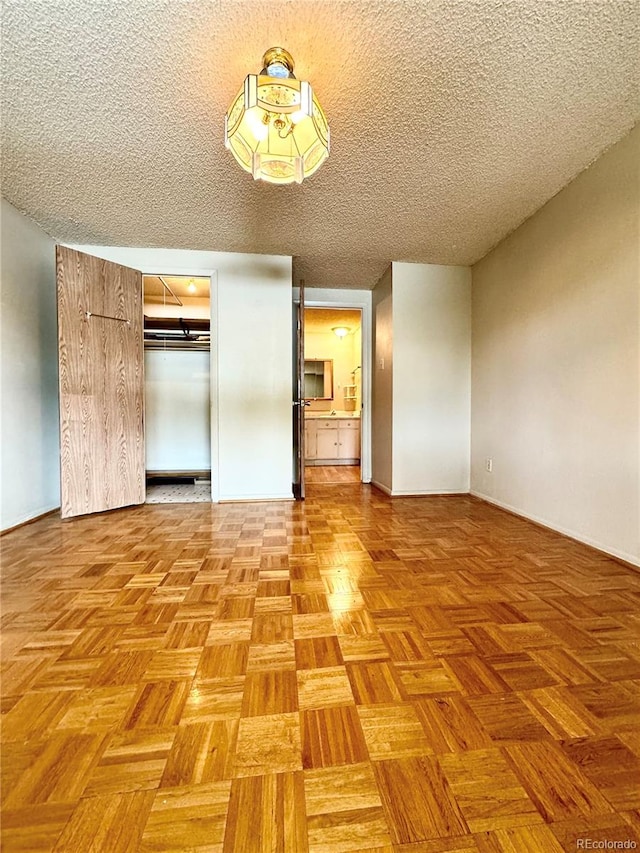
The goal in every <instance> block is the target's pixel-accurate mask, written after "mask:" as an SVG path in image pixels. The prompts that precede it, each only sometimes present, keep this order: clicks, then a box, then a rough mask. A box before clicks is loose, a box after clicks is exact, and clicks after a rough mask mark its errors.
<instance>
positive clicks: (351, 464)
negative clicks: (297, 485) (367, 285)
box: [304, 307, 363, 485]
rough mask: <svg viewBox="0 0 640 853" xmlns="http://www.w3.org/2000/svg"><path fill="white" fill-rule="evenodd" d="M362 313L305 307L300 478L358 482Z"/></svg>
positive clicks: (344, 309) (318, 482)
mask: <svg viewBox="0 0 640 853" xmlns="http://www.w3.org/2000/svg"><path fill="white" fill-rule="evenodd" d="M362 389H363V384H362V311H361V309H359V308H320V307H318V308H316V307H305V309H304V398H305V402H306V405H305V408H304V414H305V419H304V420H305V423H304V426H305V441H304V446H305V480H306V482H307V483H308V484H309V485H314V484H345V483H360V482H361V481H362V474H361V460H362V450H361V447H362V430H361V412H362Z"/></svg>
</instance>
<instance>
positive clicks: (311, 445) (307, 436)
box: [304, 424, 318, 459]
mask: <svg viewBox="0 0 640 853" xmlns="http://www.w3.org/2000/svg"><path fill="white" fill-rule="evenodd" d="M317 444H318V441H317V433H316V425H315V424H306V425H305V429H304V455H305V459H315V458H316V456H317V455H318V450H317Z"/></svg>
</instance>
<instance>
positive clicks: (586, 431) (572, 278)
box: [472, 128, 640, 563]
mask: <svg viewBox="0 0 640 853" xmlns="http://www.w3.org/2000/svg"><path fill="white" fill-rule="evenodd" d="M639 162H640V128H636V129H635V130H634V131H632V132H631V134H630V135H629V136H628V137H626V138H625V139H623V140H622V141H621V142H620V143H618V144H617V145H616V146H615V147H614V148H612V149H611V150H609V151H608V152H607V153H606V154H604V155H603V156H602V157H601V158H600V159H599V160H598V161H597V162H596V163H595V164H594V165H593V166H591V168H590V169H588V170H587V171H585V172H583V173H582V174H581V175H579V176H578V177H577V178H576V179H575V180H574V181H573V182H572V183H571V184H570V185H569V186H568V187H566V188H565V189H564V190H563V191H562V192H560V193H559V194H558V195H557V196H555V198H553V199H551V201H549V202H548V203H547V204H546V205H545V206H544V207H543V208H542V209H541V210H540V211H538V213H536V214H535V215H534V216H533V217H532V218H531V219H529V220H528V221H527V222H525V223H524V224H523V225H522V226H520V228H518V229H517V231H515V232H514V233H513V234H512V235H511V236H510V237H508V238H507V239H506V240H504V241H503V242H502V243H500V245H499V246H497V248H495V249H494V250H493V251H492V252H491V253H490V254H489V255H487V256H486V257H485V258H484V259H483V260H482V261H480V263H478V264H476V266H474V268H473V416H472V435H473V443H472V490H473V492H474V494H477V495H481V496H482V497H485V498H487V499H489V500H492V501H495V502H496V503H498V504H499V505H501V506H504V507H506V508H508V509H512V510H514V511H516V512H518V513H521V514H522V515H525V516H527V517H530V518H532V519H534V520H537V521H540V522H542V523H544V524H546V525H548V526H550V527H553V528H555V529H557V530H560V531H562V532H565V533H568V534H569V535H570V536H574V537H575V538H577V539H580V540H582V541H584V542H587V543H589V544H592V545H594V546H596V547H598V548H602V549H603V550H605V551H608V552H610V553H612V554H615V555H618V556H620V557H623V558H625V559H627V560H630V561H632V562H636V563H638V561H639V559H640V545H639V541H638V539H639V526H640V525H639V511H640V506H639V500H638V483H639V452H638V445H639V440H640V439H639V437H640V424H639V417H638V407H639V402H640V400H639V393H638V375H639V367H640V363H639V344H638V327H639V319H640V318H639V299H638V293H639V254H640V245H639V233H640V229H639V226H640V187H639V181H640V179H639V169H638V163H639ZM489 457H491V458H492V459H493V472H492V473H488V472H487V471H486V470H485V460H486V459H487V458H489Z"/></svg>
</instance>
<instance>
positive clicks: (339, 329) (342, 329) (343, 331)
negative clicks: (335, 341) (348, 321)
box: [331, 326, 350, 338]
mask: <svg viewBox="0 0 640 853" xmlns="http://www.w3.org/2000/svg"><path fill="white" fill-rule="evenodd" d="M331 331H332V332H333V333H334V334H335V335H337V336H338V337H339V338H344V337H346V336H347V335H348V334H349V331H350V329H349V328H348V327H347V326H334V327H333V328H332V329H331Z"/></svg>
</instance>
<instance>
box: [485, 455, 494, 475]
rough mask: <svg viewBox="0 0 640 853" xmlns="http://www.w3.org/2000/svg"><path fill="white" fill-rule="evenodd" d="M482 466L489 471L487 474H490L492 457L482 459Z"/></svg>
mask: <svg viewBox="0 0 640 853" xmlns="http://www.w3.org/2000/svg"><path fill="white" fill-rule="evenodd" d="M484 467H485V469H486V470H487V471H488V472H489V474H491V472H492V471H493V458H492V457H491V456H487V458H486V459H485V460H484Z"/></svg>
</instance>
